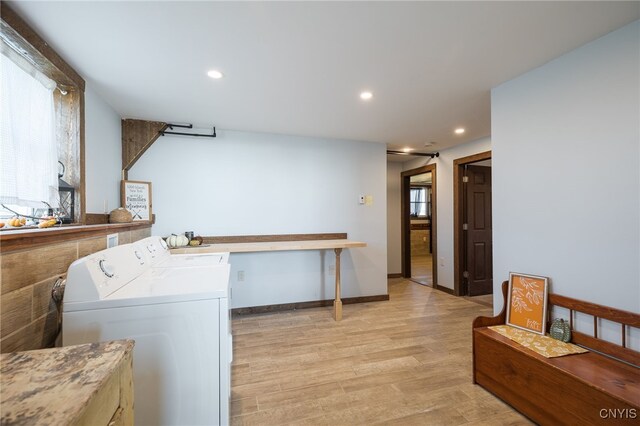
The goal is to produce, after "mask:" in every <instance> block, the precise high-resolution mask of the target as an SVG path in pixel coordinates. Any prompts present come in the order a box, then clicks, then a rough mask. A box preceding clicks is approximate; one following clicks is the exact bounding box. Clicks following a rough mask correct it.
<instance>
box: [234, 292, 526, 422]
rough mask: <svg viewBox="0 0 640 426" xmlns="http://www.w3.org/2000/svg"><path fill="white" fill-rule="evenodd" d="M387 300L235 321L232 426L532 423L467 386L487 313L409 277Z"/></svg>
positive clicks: (483, 307)
mask: <svg viewBox="0 0 640 426" xmlns="http://www.w3.org/2000/svg"><path fill="white" fill-rule="evenodd" d="M389 294H390V300H389V301H387V302H374V303H363V304H356V305H345V306H344V318H343V320H342V321H341V322H335V321H333V319H332V318H331V308H315V309H303V310H297V311H287V312H281V313H272V314H261V315H245V316H239V317H237V318H234V320H233V322H232V326H233V334H234V362H233V369H232V403H231V415H232V421H231V424H232V425H269V426H271V425H280V424H292V425H293V424H295V425H331V426H338V425H358V424H363V425H364V424H367V425H369V424H396V425H439V424H442V425H459V424H469V425H471V424H473V425H520V424H531V423H530V422H528V421H527V419H526V418H524V417H522V416H521V415H520V414H518V413H517V412H515V411H514V410H513V409H511V408H510V407H509V406H508V405H506V404H504V403H503V402H501V401H500V400H499V399H497V398H495V397H494V396H492V395H491V394H489V393H488V392H486V391H485V390H483V389H482V388H480V387H479V386H476V385H473V384H472V382H471V321H472V320H473V318H475V317H476V316H478V315H488V314H490V313H491V312H490V311H491V310H490V309H489V308H488V307H485V306H483V305H480V304H477V303H474V302H471V301H469V300H466V299H464V298H456V297H454V296H450V295H448V294H446V293H443V292H441V291H438V290H433V289H431V288H430V287H425V286H421V285H419V284H416V283H413V282H411V281H409V280H403V279H394V280H389Z"/></svg>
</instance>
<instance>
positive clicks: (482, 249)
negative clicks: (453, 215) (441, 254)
mask: <svg viewBox="0 0 640 426" xmlns="http://www.w3.org/2000/svg"><path fill="white" fill-rule="evenodd" d="M465 177H466V179H465V181H466V182H465V183H464V185H465V193H466V194H465V225H463V230H464V228H466V230H464V233H465V245H466V259H465V260H466V262H465V271H464V274H463V276H464V277H465V278H466V282H467V289H468V292H467V294H468V295H469V296H478V295H481V294H490V293H492V292H493V255H492V253H493V244H492V236H491V234H492V226H491V167H483V166H466V168H465Z"/></svg>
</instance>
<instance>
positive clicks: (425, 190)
mask: <svg viewBox="0 0 640 426" xmlns="http://www.w3.org/2000/svg"><path fill="white" fill-rule="evenodd" d="M409 205H410V209H411V210H410V214H411V216H413V217H431V186H424V187H411V189H410V193H409Z"/></svg>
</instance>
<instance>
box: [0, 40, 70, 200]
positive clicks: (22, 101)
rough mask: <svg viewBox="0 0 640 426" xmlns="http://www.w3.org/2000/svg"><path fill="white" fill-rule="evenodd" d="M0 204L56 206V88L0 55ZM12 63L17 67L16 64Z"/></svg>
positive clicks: (22, 62)
mask: <svg viewBox="0 0 640 426" xmlns="http://www.w3.org/2000/svg"><path fill="white" fill-rule="evenodd" d="M1 60H2V62H1V64H0V66H1V67H2V73H1V75H0V81H1V84H2V86H1V87H2V114H1V120H2V121H1V123H2V131H1V132H0V153H1V156H0V165H1V167H2V179H1V180H0V202H2V203H3V204H8V205H16V206H21V207H31V208H41V207H43V206H44V205H45V203H46V204H48V205H50V206H51V207H54V208H56V207H58V203H59V201H58V198H59V197H58V175H57V166H58V150H57V142H56V137H55V110H54V102H53V90H54V89H55V87H56V83H55V82H54V81H53V80H51V79H50V78H47V77H46V76H45V75H43V74H42V73H40V72H39V71H37V70H36V69H34V68H33V66H31V64H29V63H28V62H27V61H26V60H24V59H23V58H21V57H18V56H17V55H14V58H13V59H10V58H9V55H7V52H6V51H5V49H3V52H2V55H1ZM14 61H15V62H14Z"/></svg>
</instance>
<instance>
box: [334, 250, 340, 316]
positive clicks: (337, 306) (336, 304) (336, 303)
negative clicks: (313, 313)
mask: <svg viewBox="0 0 640 426" xmlns="http://www.w3.org/2000/svg"><path fill="white" fill-rule="evenodd" d="M333 251H335V252H336V299H335V300H334V301H333V319H335V320H336V321H340V320H341V319H342V300H340V253H342V249H341V248H336V249H333Z"/></svg>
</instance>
